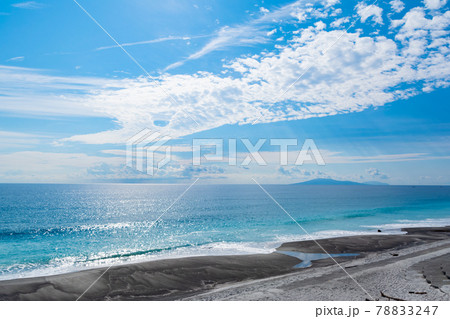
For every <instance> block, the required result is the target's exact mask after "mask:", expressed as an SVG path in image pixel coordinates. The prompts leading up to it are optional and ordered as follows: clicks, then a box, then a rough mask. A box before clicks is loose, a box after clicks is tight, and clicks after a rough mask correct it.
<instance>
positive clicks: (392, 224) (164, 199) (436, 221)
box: [0, 184, 450, 279]
mask: <svg viewBox="0 0 450 319" xmlns="http://www.w3.org/2000/svg"><path fill="white" fill-rule="evenodd" d="M187 186H188V185H136V184H101V185H99V184H96V185H56V184H42V185H39V184H0V217H1V218H0V279H10V278H18V277H28V276H38V275H48V274H55V273H64V272H70V271H75V270H80V269H85V268H91V267H99V266H104V265H111V264H115V263H126V262H137V261H142V260H151V259H160V258H173V257H182V256H193V255H224V254H246V253H268V252H271V251H273V249H274V248H275V247H277V246H278V245H279V244H280V243H282V242H285V241H292V240H301V239H308V237H307V236H306V235H305V234H304V232H303V231H302V230H301V229H300V228H299V227H298V226H297V225H296V224H295V223H294V221H293V220H292V219H290V218H289V217H288V216H287V215H286V214H285V213H284V212H283V211H282V210H281V209H280V208H279V207H278V206H277V205H276V204H275V203H274V202H273V201H272V200H271V199H270V198H268V197H267V195H266V194H265V193H264V192H263V191H262V190H261V189H260V188H259V187H258V186H257V185H195V186H193V187H192V188H191V189H190V190H189V192H187V193H186V195H185V196H184V197H183V198H182V199H181V200H180V201H179V202H177V203H176V204H175V205H174V206H173V207H172V208H171V209H170V210H168V211H167V213H166V214H165V215H164V216H163V217H162V218H161V220H159V221H158V222H157V223H156V224H155V225H154V226H153V227H152V228H151V229H150V226H151V225H152V223H153V221H154V220H155V219H156V218H157V217H158V216H159V215H161V213H162V212H163V211H165V210H166V209H167V208H168V207H169V206H170V205H171V204H172V202H173V201H174V200H175V199H176V198H177V197H178V196H179V195H180V194H181V193H182V192H183V191H184V190H185V189H186V188H187ZM264 187H265V188H266V189H267V191H268V192H269V193H270V194H272V196H273V197H274V198H275V199H276V200H277V201H279V203H280V204H281V205H282V206H283V207H284V208H285V209H286V210H287V211H288V212H289V213H290V214H291V215H292V216H293V217H294V218H295V219H296V221H297V222H298V223H300V224H301V225H302V226H303V227H304V228H305V229H306V230H307V231H308V232H309V233H311V234H312V235H313V236H314V237H315V238H319V237H332V236H341V235H352V234H364V233H376V230H377V229H382V230H383V233H392V232H399V229H400V228H401V227H403V226H433V225H444V224H450V187H439V186H437V187H431V186H427V187H419V186H417V187H412V186H317V185H308V186H306V185H267V186H264Z"/></svg>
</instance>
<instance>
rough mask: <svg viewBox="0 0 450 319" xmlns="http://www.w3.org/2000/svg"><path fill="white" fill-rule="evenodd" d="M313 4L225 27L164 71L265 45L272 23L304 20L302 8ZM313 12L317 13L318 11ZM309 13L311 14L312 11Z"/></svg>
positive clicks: (300, 4)
mask: <svg viewBox="0 0 450 319" xmlns="http://www.w3.org/2000/svg"><path fill="white" fill-rule="evenodd" d="M315 2H320V1H319V0H311V1H309V2H308V1H305V0H297V1H295V2H294V3H291V4H289V5H285V6H283V7H281V8H279V9H276V10H273V11H271V12H268V13H264V15H262V16H260V17H258V18H256V19H253V20H250V21H249V22H248V23H246V24H242V25H238V26H234V27H230V26H226V27H223V28H221V29H220V30H219V31H218V32H217V35H216V36H215V37H214V38H213V39H212V40H211V41H209V42H208V43H207V44H206V45H205V46H204V47H203V48H201V49H200V50H198V51H197V52H195V53H193V54H191V55H189V56H188V57H187V58H186V59H184V60H182V61H178V62H175V63H172V64H171V65H169V66H168V67H166V69H165V70H170V69H174V68H176V67H179V66H181V65H182V64H184V63H185V62H186V61H189V60H195V59H199V58H201V57H203V56H204V55H206V54H209V53H211V52H214V51H217V50H223V49H225V48H228V47H231V46H252V45H255V44H260V43H265V42H267V41H268V40H269V38H268V35H267V33H268V29H269V28H271V27H273V24H274V23H277V22H279V21H281V20H289V19H292V18H296V19H298V20H299V21H303V20H305V19H306V16H305V11H304V10H303V8H304V7H305V5H306V4H308V3H309V4H311V3H315ZM328 2H329V3H326V5H330V3H331V4H332V3H336V1H328ZM314 12H319V11H318V10H316V11H314ZM310 13H313V12H312V11H311V12H310Z"/></svg>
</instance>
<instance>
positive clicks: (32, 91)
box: [0, 65, 125, 116]
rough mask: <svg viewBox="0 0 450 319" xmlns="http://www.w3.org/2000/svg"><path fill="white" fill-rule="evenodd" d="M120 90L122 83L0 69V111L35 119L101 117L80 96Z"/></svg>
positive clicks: (31, 71) (19, 69) (24, 69)
mask: <svg viewBox="0 0 450 319" xmlns="http://www.w3.org/2000/svg"><path fill="white" fill-rule="evenodd" d="M119 83H120V86H121V87H123V85H124V83H125V82H124V81H120V82H119V81H117V80H110V79H105V78H89V77H62V76H57V75H52V74H51V72H48V71H45V70H38V69H29V68H21V67H11V66H4V65H0V110H1V111H7V112H14V113H26V114H39V115H88V116H105V114H100V113H98V111H96V110H94V109H92V107H91V106H90V105H86V104H85V103H84V102H85V99H84V98H83V95H84V94H89V93H92V92H94V91H95V90H100V89H106V88H108V87H110V88H113V87H117V85H118V84H119Z"/></svg>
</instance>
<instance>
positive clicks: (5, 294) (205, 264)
mask: <svg viewBox="0 0 450 319" xmlns="http://www.w3.org/2000/svg"><path fill="white" fill-rule="evenodd" d="M402 231H405V232H407V233H406V234H399V235H386V234H380V235H378V234H375V235H358V236H346V237H333V238H327V239H318V240H317V242H318V243H320V245H321V246H322V247H323V248H324V249H325V250H326V251H327V252H328V253H330V254H354V255H352V256H339V255H336V256H334V258H335V260H336V261H337V262H339V263H340V264H341V265H342V266H343V267H345V269H347V268H346V267H349V268H348V269H349V271H352V272H355V271H360V272H361V271H362V272H364V271H365V272H370V269H371V265H372V268H373V269H375V268H376V267H379V264H380V263H385V265H384V266H386V265H390V264H396V263H397V264H398V263H399V262H400V264H401V261H402V260H405V265H406V260H407V261H408V262H410V263H411V262H412V260H413V259H414V258H415V259H414V260H417V262H415V263H414V264H413V265H412V266H408V267H407V268H408V269H407V271H413V272H414V271H415V272H416V273H417V274H420V271H422V272H423V276H425V277H426V279H423V278H416V279H422V281H423V282H424V283H425V285H428V286H432V284H433V285H435V286H436V287H438V288H432V289H436V290H437V291H445V290H442V288H441V287H439V285H443V286H446V287H449V286H448V285H447V284H448V283H449V282H447V281H446V280H447V279H446V278H445V275H444V277H442V276H440V274H439V271H440V270H441V272H442V269H441V268H440V267H441V266H440V265H442V263H447V264H449V261H450V227H449V226H447V227H420V228H404V229H402ZM428 246H430V247H428ZM434 246H436V247H434ZM439 247H440V248H439ZM421 248H424V249H421ZM425 248H427V249H425ZM432 250H435V252H434V253H433V252H432ZM438 252H439V253H438ZM286 253H288V254H290V255H288V254H286ZM299 253H302V254H303V255H299ZM305 254H306V255H305ZM309 254H312V255H309ZM315 254H324V251H323V250H322V249H321V248H320V247H319V246H318V245H317V244H316V243H315V242H314V241H311V240H306V241H297V242H287V243H283V244H282V245H281V246H280V247H278V248H277V249H276V251H275V252H272V253H269V254H252V255H222V256H201V257H184V258H171V259H160V260H154V261H147V262H139V263H132V264H124V265H117V266H113V267H111V268H110V269H109V270H108V271H107V272H106V273H105V274H104V275H103V276H102V277H101V278H100V279H99V280H98V281H97V282H96V283H95V284H94V285H93V286H92V287H91V288H90V289H89V290H88V291H87V292H86V293H85V294H84V295H83V298H81V300H179V299H186V300H307V298H308V297H310V296H314V293H311V289H309V290H308V291H309V293H308V294H303V295H302V294H301V293H299V292H298V290H302V287H309V288H311V287H313V290H314V289H315V287H319V286H320V285H325V284H327V283H328V284H329V283H330V282H332V281H333V280H341V281H342V280H344V281H345V280H346V278H345V277H346V274H345V273H344V272H343V271H342V270H340V272H339V269H338V268H339V266H338V265H336V264H335V262H334V261H333V260H332V259H331V258H319V259H317V260H315V259H312V260H311V262H310V264H311V266H310V267H306V268H294V267H295V266H297V265H299V264H301V263H302V262H304V261H305V256H310V257H311V256H313V257H314V256H316V255H315ZM356 254H357V255H356ZM408 254H409V255H411V256H410V259H408V258H406V257H404V255H405V256H406V255H408ZM293 255H295V256H297V257H295V256H294V257H293ZM298 256H302V258H303V259H299V258H298ZM317 256H318V255H317ZM425 256H427V257H425ZM322 257H323V256H322ZM402 258H404V259H402ZM411 258H412V259H411ZM408 265H409V264H408ZM396 267H397V268H401V265H397V266H396ZM414 267H416V268H414ZM417 267H419V268H417ZM397 268H396V269H397ZM410 268H411V269H410ZM106 269H107V268H106V267H104V268H95V269H89V270H83V271H78V272H73V273H67V274H61V275H52V276H44V277H33V278H21V279H12V280H5V281H0V300H77V299H78V297H79V296H80V295H81V294H83V292H84V291H85V290H86V289H87V288H88V287H89V286H90V285H91V284H92V283H93V282H94V281H95V280H96V279H97V278H98V277H99V276H100V275H101V274H102V273H103V272H104V271H105V270H106ZM421 269H422V270H421ZM326 271H331V273H330V275H329V276H326V275H324V272H326ZM306 274H308V276H309V277H310V278H313V277H317V276H319V277H318V278H321V279H317V280H316V281H314V282H311V280H309V281H308V280H307V279H304V280H303V279H302V280H300V278H302V276H304V275H306ZM447 274H448V273H447ZM342 275H344V278H342ZM280 276H281V277H282V278H281V279H280ZM423 276H422V277H423ZM419 277H420V276H419ZM277 278H278V279H277ZM286 278H289V280H288V281H291V282H290V284H289V285H288V287H285V289H278V290H280V291H279V292H278V293H276V294H274V293H273V292H272V293H271V292H270V289H269V290H267V289H266V288H267V287H265V284H262V283H261V282H266V283H267V282H271V283H270V285H272V286H273V285H277V284H279V285H281V286H283V284H286V282H285V281H286V280H287V279H286ZM339 278H340V279H339ZM430 278H432V279H430ZM347 279H348V280H350V279H349V278H347ZM416 279H415V280H416ZM292 280H293V281H292ZM427 280H428V281H430V283H427ZM296 281H297V282H296ZM274 282H275V283H274ZM295 282H296V283H295ZM417 284H418V285H419V283H417ZM242 285H244V286H246V287H247V288H246V291H247V292H246V293H243V292H242V291H241V289H242V288H240V287H241V286H242ZM261 285H262V286H261ZM308 285H309V286H308ZM249 287H250V288H249ZM289 287H291V288H292V287H294V288H292V289H293V290H295V291H296V293H291V294H289V293H287V292H288V291H289V289H290V288H289ZM348 287H350V288H351V289H350V290H351V291H352V293H353V292H354V290H355V289H357V288H358V287H357V286H355V284H354V283H353V285H352V283H349V285H348ZM421 287H422V286H421ZM337 288H338V287H334V286H333V287H331V288H330V289H328V290H329V291H335V290H336V289H337ZM422 289H424V287H422ZM322 290H323V289H322ZM225 291H226V292H225ZM248 291H252V294H249V293H248ZM422 292H423V291H422ZM361 293H362V291H358V292H357V293H356V295H349V298H350V299H346V298H347V297H345V296H344V295H341V297H339V298H343V299H337V300H364V297H366V298H367V296H364V294H363V295H361ZM271 294H272V295H273V296H272V297H271ZM379 295H380V294H379V293H378V294H377V296H379ZM258 296H259V297H258ZM277 296H278V297H277ZM321 296H322V297H321ZM356 296H357V297H356ZM402 296H403V295H402ZM417 296H420V297H422V298H430V297H431V298H438V299H439V298H440V297H439V296H435V297H432V296H434V295H433V294H432V293H431V292H430V293H428V292H427V293H426V294H422V295H419V294H417V295H412V297H417ZM315 297H316V298H319V299H317V300H329V299H333V298H332V297H333V295H330V294H329V293H326V291H325V292H324V291H322V292H321V293H320V294H318V295H316V296H315ZM403 297H404V296H403ZM278 298H281V299H278ZM352 298H356V299H352ZM374 299H375V298H374ZM313 300H315V299H313ZM431 300H434V299H431ZM447 300H448V295H447Z"/></svg>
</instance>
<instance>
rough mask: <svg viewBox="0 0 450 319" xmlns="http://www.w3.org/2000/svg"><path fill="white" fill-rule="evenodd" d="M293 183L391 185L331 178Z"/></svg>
mask: <svg viewBox="0 0 450 319" xmlns="http://www.w3.org/2000/svg"><path fill="white" fill-rule="evenodd" d="M292 185H362V186H366V185H389V184H387V183H382V182H378V181H370V182H365V183H357V182H352V181H337V180H335V179H331V178H316V179H312V180H309V181H306V182H300V183H294V184H292Z"/></svg>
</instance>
